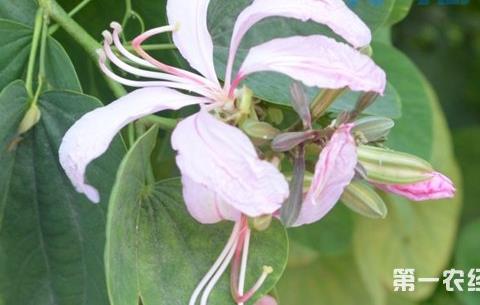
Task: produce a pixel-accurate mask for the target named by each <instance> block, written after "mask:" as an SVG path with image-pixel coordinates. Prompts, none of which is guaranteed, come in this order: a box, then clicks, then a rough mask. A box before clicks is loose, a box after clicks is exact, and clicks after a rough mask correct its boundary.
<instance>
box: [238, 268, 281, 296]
mask: <svg viewBox="0 0 480 305" xmlns="http://www.w3.org/2000/svg"><path fill="white" fill-rule="evenodd" d="M272 272H273V268H272V267H270V266H263V272H262V275H260V277H259V278H258V280H257V282H255V285H253V287H252V288H250V290H249V291H248V292H247V293H245V294H244V295H243V296H241V297H239V298H238V299H237V300H236V301H237V303H244V302H247V301H248V300H250V298H251V297H252V296H253V295H254V294H255V292H257V291H258V289H260V287H262V285H263V283H264V282H265V280H266V279H267V277H268V276H269V275H270V274H271V273H272Z"/></svg>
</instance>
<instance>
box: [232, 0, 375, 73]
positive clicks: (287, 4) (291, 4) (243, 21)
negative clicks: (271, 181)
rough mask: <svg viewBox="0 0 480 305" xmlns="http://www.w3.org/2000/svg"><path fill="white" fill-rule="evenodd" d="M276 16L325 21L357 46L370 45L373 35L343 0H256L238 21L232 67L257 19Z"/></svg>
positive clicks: (234, 37) (322, 22)
mask: <svg viewBox="0 0 480 305" xmlns="http://www.w3.org/2000/svg"><path fill="white" fill-rule="evenodd" d="M274 16H282V17H288V18H295V19H300V20H302V21H307V20H313V21H315V22H318V23H321V24H325V25H327V26H328V27H329V28H330V29H332V30H333V31H334V32H335V33H337V34H338V35H340V36H342V37H343V38H344V39H345V40H346V41H347V42H349V43H350V44H352V45H353V46H354V47H357V48H358V47H363V46H366V45H368V44H369V43H370V41H371V39H372V35H371V33H370V29H369V28H368V26H367V25H366V24H365V23H364V22H363V21H362V20H361V19H360V18H359V17H358V16H357V15H355V13H354V12H352V11H351V10H350V8H348V6H347V5H346V4H345V3H344V1H343V0H273V1H272V0H255V1H253V3H252V4H251V5H250V6H248V7H247V8H246V9H245V10H243V11H242V12H241V13H240V15H239V16H238V18H237V21H236V23H235V27H234V29H233V35H232V40H231V42H230V54H229V62H228V66H229V70H230V69H231V68H232V64H233V61H234V56H235V54H236V52H237V49H238V47H239V46H240V42H241V40H242V38H243V36H244V35H245V34H246V33H247V31H248V30H249V29H250V28H251V27H252V26H253V25H254V24H256V23H257V22H259V21H261V20H263V19H265V18H268V17H274ZM227 74H230V73H229V72H227Z"/></svg>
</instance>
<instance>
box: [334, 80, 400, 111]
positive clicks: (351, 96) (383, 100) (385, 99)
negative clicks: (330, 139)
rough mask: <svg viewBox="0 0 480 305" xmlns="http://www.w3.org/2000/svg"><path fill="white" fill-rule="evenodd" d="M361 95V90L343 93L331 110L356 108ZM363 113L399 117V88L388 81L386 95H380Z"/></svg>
mask: <svg viewBox="0 0 480 305" xmlns="http://www.w3.org/2000/svg"><path fill="white" fill-rule="evenodd" d="M360 95H361V93H360V92H352V91H350V92H347V93H345V94H342V95H341V96H340V97H339V98H338V99H337V100H336V101H335V103H333V105H332V106H331V107H330V111H332V112H334V113H339V112H342V111H349V110H352V109H354V108H355V104H356V103H357V100H358V98H359V97H360ZM362 113H363V114H368V115H376V116H383V117H387V118H392V119H399V118H400V117H401V116H402V102H401V100H400V96H399V95H398V92H397V90H395V88H394V87H393V86H392V85H391V84H390V83H388V84H387V88H386V90H385V94H384V96H379V97H378V98H377V99H376V101H375V103H373V104H372V105H371V106H370V107H368V108H367V109H365V111H364V112H362Z"/></svg>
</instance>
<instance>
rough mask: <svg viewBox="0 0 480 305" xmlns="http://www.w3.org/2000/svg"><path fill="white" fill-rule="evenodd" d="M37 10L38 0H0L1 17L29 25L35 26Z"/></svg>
mask: <svg viewBox="0 0 480 305" xmlns="http://www.w3.org/2000/svg"><path fill="white" fill-rule="evenodd" d="M36 11H37V3H36V1H32V0H15V1H12V0H0V18H4V19H10V20H13V21H17V22H20V23H23V24H26V25H29V26H33V23H34V20H35V13H36ZM0 29H1V27H0Z"/></svg>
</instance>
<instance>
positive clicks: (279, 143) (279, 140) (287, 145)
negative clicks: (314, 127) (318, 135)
mask: <svg viewBox="0 0 480 305" xmlns="http://www.w3.org/2000/svg"><path fill="white" fill-rule="evenodd" d="M314 137H315V134H314V133H313V132H311V131H300V132H286V133H282V134H279V135H278V136H276V137H275V138H274V139H273V141H272V149H273V150H274V151H276V152H284V151H289V150H292V149H293V148H294V147H296V146H298V145H299V144H302V143H303V142H305V141H307V140H311V139H313V138H314Z"/></svg>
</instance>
